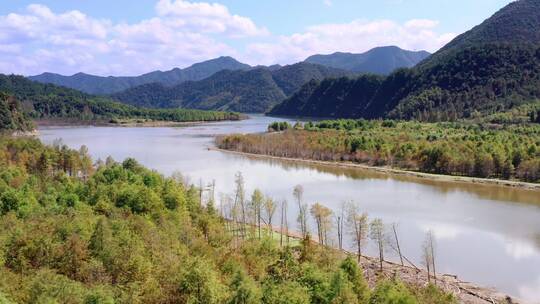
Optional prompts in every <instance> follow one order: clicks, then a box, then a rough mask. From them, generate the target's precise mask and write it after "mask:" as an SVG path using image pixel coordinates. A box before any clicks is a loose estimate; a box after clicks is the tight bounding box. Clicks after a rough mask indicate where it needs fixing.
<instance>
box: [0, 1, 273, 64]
mask: <svg viewBox="0 0 540 304" xmlns="http://www.w3.org/2000/svg"><path fill="white" fill-rule="evenodd" d="M155 9H156V17H153V18H150V19H147V20H142V21H140V22H138V23H117V24H115V23H113V22H111V21H109V20H99V19H95V18H92V17H89V16H87V15H85V14H84V13H82V12H80V11H76V10H74V11H68V12H64V13H55V12H53V11H51V9H49V8H48V7H46V6H44V5H39V4H31V5H29V6H27V7H26V11H25V12H24V13H22V14H15V13H12V14H8V15H5V16H0V53H1V54H2V56H1V57H0V72H3V73H20V74H25V75H29V74H30V75H31V74H37V73H41V72H43V71H54V72H59V73H64V74H72V73H76V72H79V71H84V72H88V73H96V74H115V75H119V74H123V75H126V74H140V73H145V72H148V71H150V70H154V69H170V68H172V67H177V66H186V65H189V64H191V63H193V62H196V61H200V60H206V59H210V58H213V57H217V56H221V55H236V54H237V53H236V51H235V50H234V49H233V48H232V47H230V46H228V45H227V44H226V43H224V42H222V40H224V38H223V37H225V36H226V37H228V38H227V39H229V41H232V40H234V39H238V38H242V37H257V36H264V35H268V31H267V30H266V29H264V28H259V27H258V26H256V25H255V23H254V22H253V21H251V20H250V19H249V18H247V17H242V16H238V15H233V14H231V13H230V12H229V10H228V9H227V7H225V6H223V5H220V4H209V3H204V2H198V3H194V2H193V3H192V2H188V1H182V0H176V1H170V0H161V1H159V2H158V3H157V4H156V7H155Z"/></svg>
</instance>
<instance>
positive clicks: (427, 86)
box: [270, 0, 540, 121]
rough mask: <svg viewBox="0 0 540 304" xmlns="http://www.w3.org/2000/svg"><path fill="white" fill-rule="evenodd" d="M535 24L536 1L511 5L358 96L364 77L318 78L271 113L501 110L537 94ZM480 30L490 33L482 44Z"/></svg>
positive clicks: (538, 18)
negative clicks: (512, 32) (352, 78)
mask: <svg viewBox="0 0 540 304" xmlns="http://www.w3.org/2000/svg"><path fill="white" fill-rule="evenodd" d="M503 17H504V18H503ZM514 19H519V20H518V21H515V22H513V20H514ZM499 20H504V22H505V23H509V24H518V25H517V26H514V27H510V28H514V29H515V30H514V31H515V32H516V35H515V36H512V35H511V30H509V29H508V28H504V26H503V25H504V24H503V23H500V22H498V21H499ZM523 20H526V21H525V22H527V24H529V25H527V26H525V24H523V23H522V21H523ZM539 26H540V1H538V0H521V1H517V2H514V3H512V4H511V5H508V6H507V7H506V8H504V9H502V10H500V11H499V12H498V13H497V14H495V15H494V17H492V18H490V19H488V20H486V21H485V22H484V23H482V25H480V26H478V27H476V28H475V29H473V30H471V31H469V32H467V33H465V34H463V35H461V36H459V37H457V38H456V39H455V40H454V41H452V42H450V43H449V44H448V46H446V47H444V48H443V49H442V50H441V51H439V52H437V53H435V54H434V55H432V56H431V57H429V58H428V59H426V60H424V61H423V62H422V63H420V64H419V65H417V66H416V67H414V68H412V69H400V70H397V71H395V72H393V73H391V74H390V75H388V76H387V77H386V78H384V79H383V80H382V81H381V83H380V86H379V88H378V89H377V90H370V91H368V92H364V94H363V95H361V96H358V94H357V92H358V91H360V90H361V88H362V86H365V85H366V83H365V82H366V81H367V82H368V83H371V82H370V81H371V80H370V79H369V78H366V77H358V78H357V79H354V80H349V81H346V80H341V81H339V82H337V81H336V80H333V81H324V82H321V84H320V86H321V87H320V88H315V87H313V85H312V86H311V88H309V86H306V87H305V88H304V89H303V90H301V91H299V92H298V93H297V94H295V95H293V96H291V97H290V98H289V99H287V100H285V101H284V102H283V103H282V104H280V105H278V106H276V107H275V108H274V109H273V110H272V111H271V112H270V113H272V114H276V115H291V116H320V117H364V118H376V117H391V118H399V119H420V120H428V121H437V120H454V119H458V118H469V117H472V116H475V115H489V114H493V113H496V112H500V111H506V110H509V109H512V108H513V107H515V106H519V105H521V104H523V103H527V102H529V101H532V100H534V99H536V98H538V97H540V89H539V88H540V36H539V34H538V31H537V30H536V29H537V28H538V27H539ZM492 27H495V28H492ZM509 31H510V32H509ZM482 33H488V34H485V38H484V39H482V38H481V37H483V36H482ZM493 33H495V34H493ZM510 36H512V39H509V40H506V39H507V37H510ZM516 37H521V38H516ZM465 42H466V43H465ZM353 83H354V85H353ZM347 86H349V87H347ZM309 90H311V92H312V94H308V93H307V91H309ZM332 91H333V92H336V93H335V94H332V93H331V92H332ZM322 92H324V96H323V95H321V93H322ZM323 109H324V110H323ZM338 109H339V110H338ZM304 111H305V112H304Z"/></svg>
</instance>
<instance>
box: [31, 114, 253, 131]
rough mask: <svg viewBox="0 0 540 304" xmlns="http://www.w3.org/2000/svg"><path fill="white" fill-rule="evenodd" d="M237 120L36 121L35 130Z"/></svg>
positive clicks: (128, 126) (142, 126)
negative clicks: (42, 128) (43, 128)
mask: <svg viewBox="0 0 540 304" xmlns="http://www.w3.org/2000/svg"><path fill="white" fill-rule="evenodd" d="M243 119H245V118H243V117H242V118H240V119H239V120H230V119H224V120H194V121H170V120H149V121H129V122H120V123H112V122H110V121H107V120H79V119H36V120H34V123H35V124H36V130H37V129H38V128H40V127H84V126H89V127H119V128H122V127H125V128H158V127H186V126H191V125H200V124H206V123H217V122H224V121H240V120H243Z"/></svg>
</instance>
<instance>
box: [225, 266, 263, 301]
mask: <svg viewBox="0 0 540 304" xmlns="http://www.w3.org/2000/svg"><path fill="white" fill-rule="evenodd" d="M230 289H231V292H232V295H231V298H230V300H229V303H230V304H258V303H260V301H261V296H262V295H261V291H260V289H259V287H258V286H257V285H256V283H255V282H254V281H253V279H252V278H250V277H249V276H248V275H246V274H245V273H244V272H243V271H241V270H238V271H237V272H236V273H235V275H234V277H233V280H232V282H231V286H230Z"/></svg>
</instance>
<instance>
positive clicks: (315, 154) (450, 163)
mask: <svg viewBox="0 0 540 304" xmlns="http://www.w3.org/2000/svg"><path fill="white" fill-rule="evenodd" d="M269 130H270V131H274V130H286V131H285V132H281V133H279V134H271V133H267V134H248V135H228V136H224V137H219V138H218V139H217V145H218V146H219V147H220V148H223V149H229V150H235V151H241V152H248V153H257V154H266V155H272V156H278V157H288V158H302V159H313V160H322V161H352V162H358V163H365V164H369V165H373V166H391V167H395V168H402V169H406V170H412V171H420V172H428V173H436V174H446V175H458V176H472V177H482V178H499V179H516V180H521V181H527V182H538V181H539V180H540V125H537V124H520V125H491V124H487V123H473V122H455V123H420V122H413V121H409V122H405V121H394V120H371V121H369V120H362V119H360V120H347V119H342V120H327V121H319V122H307V123H305V124H296V125H295V126H293V127H291V126H290V124H286V123H274V124H271V125H270V126H269Z"/></svg>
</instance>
